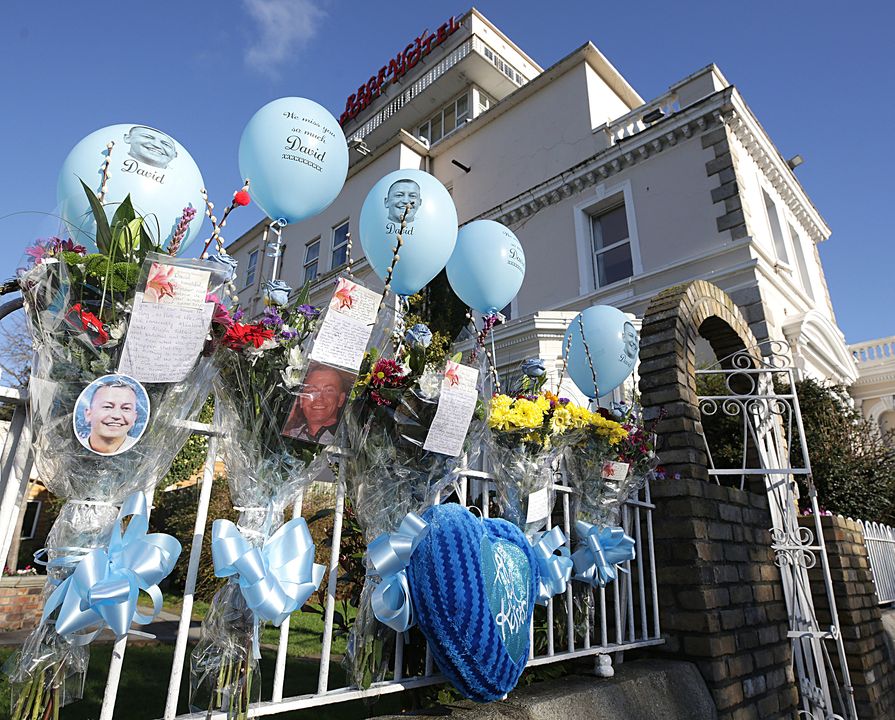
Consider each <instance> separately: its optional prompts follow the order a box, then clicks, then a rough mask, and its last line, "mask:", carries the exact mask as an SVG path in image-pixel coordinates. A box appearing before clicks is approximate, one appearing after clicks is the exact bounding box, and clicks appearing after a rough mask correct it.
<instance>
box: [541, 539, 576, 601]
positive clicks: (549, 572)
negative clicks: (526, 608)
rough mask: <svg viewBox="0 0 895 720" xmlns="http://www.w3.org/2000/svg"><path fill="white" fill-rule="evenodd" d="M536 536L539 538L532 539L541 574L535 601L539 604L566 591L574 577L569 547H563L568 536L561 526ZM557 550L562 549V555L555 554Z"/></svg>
mask: <svg viewBox="0 0 895 720" xmlns="http://www.w3.org/2000/svg"><path fill="white" fill-rule="evenodd" d="M535 537H536V538H537V540H534V539H533V540H532V550H534V554H535V557H536V558H537V559H538V570H539V575H540V581H539V583H538V597H537V599H536V600H535V602H536V603H537V604H538V605H546V604H547V601H548V600H549V599H550V598H552V597H553V596H554V595H559V594H560V593H564V592H565V591H566V586H567V585H568V582H569V580H571V578H572V558H570V557H569V549H568V548H567V547H563V546H564V545H565V544H566V536H565V533H563V531H562V530H561V529H560V528H559V527H554V528H553V529H552V530H550V531H549V532H545V533H541V534H540V535H539V536H535ZM557 550H559V551H560V555H555V554H554V553H555V552H556V551H557Z"/></svg>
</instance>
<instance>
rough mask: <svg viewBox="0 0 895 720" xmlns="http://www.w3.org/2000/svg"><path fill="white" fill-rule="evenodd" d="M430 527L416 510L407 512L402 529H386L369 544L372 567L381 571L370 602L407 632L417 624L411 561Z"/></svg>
mask: <svg viewBox="0 0 895 720" xmlns="http://www.w3.org/2000/svg"><path fill="white" fill-rule="evenodd" d="M428 531H429V525H428V523H427V522H426V521H425V520H423V519H422V518H421V517H420V516H419V515H417V514H416V513H412V512H410V513H407V514H406V515H405V516H404V519H403V520H402V521H401V525H400V527H398V531H397V532H395V533H392V534H391V535H389V534H388V533H383V534H382V535H380V536H379V537H378V538H376V539H375V540H373V542H371V543H370V544H369V545H368V546H367V558H368V559H369V562H370V566H371V567H370V569H369V570H367V575H368V576H369V575H378V576H379V577H380V580H379V582H378V583H377V584H376V587H375V588H374V589H373V595H372V597H371V600H370V603H371V606H372V608H373V615H375V616H376V619H377V620H379V621H380V622H381V623H383V624H384V625H387V626H388V627H390V628H391V629H392V630H395V631H397V632H404V631H405V630H408V629H410V628H411V627H413V623H414V619H413V603H412V602H411V599H410V584H409V582H408V581H407V565H408V564H409V563H410V556H411V555H413V551H414V550H416V547H417V545H419V543H420V540H422V539H423V538H424V537H425V536H426V533H427V532H428Z"/></svg>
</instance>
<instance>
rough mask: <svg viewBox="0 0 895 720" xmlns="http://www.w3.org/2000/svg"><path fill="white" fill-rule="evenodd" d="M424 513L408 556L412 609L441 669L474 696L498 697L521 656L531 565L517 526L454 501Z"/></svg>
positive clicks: (512, 681) (533, 584)
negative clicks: (423, 527) (424, 527)
mask: <svg viewBox="0 0 895 720" xmlns="http://www.w3.org/2000/svg"><path fill="white" fill-rule="evenodd" d="M423 518H424V519H425V520H426V522H427V523H429V530H428V533H427V534H426V536H425V538H423V540H422V541H421V542H420V544H419V546H417V548H416V550H415V551H414V553H413V557H412V558H411V560H410V566H409V568H408V579H409V581H410V592H411V596H412V599H413V611H414V616H415V617H416V620H417V622H418V623H419V626H420V629H421V630H422V631H423V634H424V635H425V636H426V639H427V640H428V641H429V647H430V649H431V651H432V655H433V657H434V659H435V662H436V663H437V665H438V667H439V669H440V670H441V672H442V673H444V675H445V676H446V677H447V678H448V679H449V680H450V681H451V683H453V685H454V687H456V688H457V689H458V690H459V691H460V692H461V693H463V695H465V696H466V697H468V698H470V699H472V700H476V701H478V702H489V701H491V700H497V699H499V698H501V697H503V696H504V695H505V694H506V693H508V692H509V691H510V690H512V689H513V688H514V687H515V686H516V683H517V682H518V680H519V676H520V675H521V674H522V671H523V670H524V669H525V664H526V662H527V661H528V649H529V630H528V628H529V625H530V623H531V615H532V611H533V609H534V601H535V598H536V597H537V588H538V580H539V577H538V569H537V568H538V565H537V560H536V558H535V556H534V553H533V552H532V550H531V546H530V545H529V544H528V541H527V540H526V539H525V536H524V535H523V534H522V532H521V531H520V530H519V529H518V528H517V527H516V526H515V525H513V524H511V523H508V522H506V521H505V520H490V519H489V520H481V519H479V518H477V517H475V516H474V515H473V514H472V513H470V512H469V511H468V510H466V509H465V508H463V507H461V506H460V505H456V504H446V505H435V506H433V507H431V508H429V509H428V510H427V511H426V512H425V513H424V514H423Z"/></svg>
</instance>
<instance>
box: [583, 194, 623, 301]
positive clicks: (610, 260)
mask: <svg viewBox="0 0 895 720" xmlns="http://www.w3.org/2000/svg"><path fill="white" fill-rule="evenodd" d="M591 233H592V238H593V253H594V282H595V284H596V286H597V287H603V286H604V285H611V284H612V283H614V282H617V281H619V280H624V279H625V278H629V277H631V276H632V275H633V274H634V264H633V262H632V260H631V239H630V237H629V235H628V216H627V213H626V212H625V206H624V204H622V205H618V206H616V207H614V208H612V209H611V210H608V211H607V212H604V213H602V214H600V215H594V216H592V217H591Z"/></svg>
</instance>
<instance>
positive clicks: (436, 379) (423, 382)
mask: <svg viewBox="0 0 895 720" xmlns="http://www.w3.org/2000/svg"><path fill="white" fill-rule="evenodd" d="M441 377H442V376H441V373H439V372H438V371H437V370H435V369H434V368H433V367H432V366H431V365H426V369H425V370H424V371H423V374H422V375H421V376H420V379H419V384H420V394H421V395H422V396H423V397H424V398H426V399H427V400H434V399H435V398H437V397H438V396H439V395H440V394H441Z"/></svg>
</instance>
